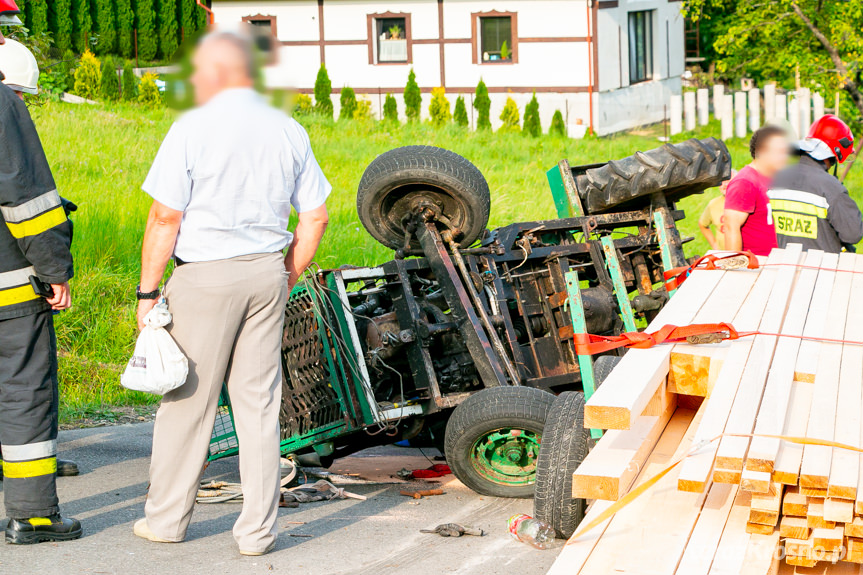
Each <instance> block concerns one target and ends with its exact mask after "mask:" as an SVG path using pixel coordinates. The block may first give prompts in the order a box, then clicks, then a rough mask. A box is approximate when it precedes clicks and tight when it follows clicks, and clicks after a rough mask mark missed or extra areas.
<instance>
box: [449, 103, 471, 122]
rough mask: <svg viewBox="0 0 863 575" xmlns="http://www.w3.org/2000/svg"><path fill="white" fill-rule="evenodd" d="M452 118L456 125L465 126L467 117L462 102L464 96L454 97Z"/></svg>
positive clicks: (465, 108)
mask: <svg viewBox="0 0 863 575" xmlns="http://www.w3.org/2000/svg"><path fill="white" fill-rule="evenodd" d="M452 119H453V121H454V122H455V123H456V125H457V126H461V127H462V128H467V126H468V123H469V122H468V119H467V107H466V106H465V104H464V96H459V97H458V98H456V100H455V110H454V111H453V113H452Z"/></svg>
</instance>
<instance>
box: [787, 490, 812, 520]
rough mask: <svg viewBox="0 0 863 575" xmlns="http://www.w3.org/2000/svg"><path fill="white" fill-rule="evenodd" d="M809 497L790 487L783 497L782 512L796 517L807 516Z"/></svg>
mask: <svg viewBox="0 0 863 575" xmlns="http://www.w3.org/2000/svg"><path fill="white" fill-rule="evenodd" d="M808 505H809V501H808V498H807V497H806V496H805V495H803V494H802V493H799V492H798V491H797V490H796V489H794V490H792V489H790V488H789V489H788V490H787V491H786V492H785V496H784V497H783V498H782V514H783V515H791V516H794V517H806V508H807V507H808Z"/></svg>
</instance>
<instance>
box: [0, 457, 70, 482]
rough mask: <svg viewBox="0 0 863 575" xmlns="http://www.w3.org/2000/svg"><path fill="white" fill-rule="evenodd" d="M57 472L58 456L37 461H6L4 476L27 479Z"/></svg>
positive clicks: (4, 463)
mask: <svg viewBox="0 0 863 575" xmlns="http://www.w3.org/2000/svg"><path fill="white" fill-rule="evenodd" d="M52 473H57V458H56V457H49V458H47V459H37V460H36V461H4V462H3V476H4V477H7V478H9V479H26V478H28V477H40V476H42V475H51V474H52Z"/></svg>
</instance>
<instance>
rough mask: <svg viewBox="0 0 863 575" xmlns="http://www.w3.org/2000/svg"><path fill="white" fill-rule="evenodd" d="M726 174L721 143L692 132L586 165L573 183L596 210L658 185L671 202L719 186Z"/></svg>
mask: <svg viewBox="0 0 863 575" xmlns="http://www.w3.org/2000/svg"><path fill="white" fill-rule="evenodd" d="M730 174H731V154H729V152H728V148H726V147H725V144H723V143H722V142H721V141H719V140H717V139H716V138H706V139H704V140H697V139H695V138H692V139H690V140H687V141H685V142H681V143H679V144H665V145H664V146H661V147H659V148H656V149H654V150H649V151H647V152H636V153H635V154H633V155H631V156H628V157H626V158H623V159H620V160H611V161H610V162H608V163H607V164H605V165H603V166H601V167H599V168H591V169H588V170H586V171H585V172H584V173H583V174H579V175H578V176H577V178H576V185H577V187H578V191H579V195H580V196H581V199H582V203H583V204H584V207H585V209H586V210H587V212H588V213H590V214H597V213H602V212H607V211H609V210H611V209H613V208H617V209H619V208H618V206H622V205H624V204H627V203H629V202H630V201H632V200H634V199H636V198H644V197H646V196H650V195H651V194H654V193H656V192H659V191H662V192H663V193H664V194H665V196H666V198H668V200H669V201H671V202H674V201H676V200H678V199H680V198H682V197H685V196H687V195H689V194H693V193H697V192H700V191H701V190H704V189H705V188H710V187H713V186H718V185H719V184H720V183H722V181H723V180H727V179H728V178H729V177H730Z"/></svg>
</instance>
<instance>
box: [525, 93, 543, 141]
mask: <svg viewBox="0 0 863 575" xmlns="http://www.w3.org/2000/svg"><path fill="white" fill-rule="evenodd" d="M524 133H525V135H527V136H533V137H534V138H538V137H540V136H541V135H542V124H541V123H540V121H539V102H538V101H537V100H536V92H534V94H533V98H531V99H530V102H528V103H527V106H525V107H524Z"/></svg>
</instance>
